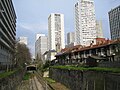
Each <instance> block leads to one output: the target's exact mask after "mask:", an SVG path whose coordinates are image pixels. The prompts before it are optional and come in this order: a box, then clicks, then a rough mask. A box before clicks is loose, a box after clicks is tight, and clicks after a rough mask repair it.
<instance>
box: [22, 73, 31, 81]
mask: <svg viewBox="0 0 120 90" xmlns="http://www.w3.org/2000/svg"><path fill="white" fill-rule="evenodd" d="M30 76H31V74H30V73H25V75H24V77H23V80H29V78H30Z"/></svg>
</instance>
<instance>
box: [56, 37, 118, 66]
mask: <svg viewBox="0 0 120 90" xmlns="http://www.w3.org/2000/svg"><path fill="white" fill-rule="evenodd" d="M96 41H97V43H96V45H92V44H91V45H90V46H86V47H84V46H82V45H76V46H73V47H70V48H65V49H63V50H61V52H60V54H59V53H58V54H57V55H56V60H55V61H54V62H56V63H55V64H61V65H79V64H80V65H81V64H84V65H85V64H88V63H89V66H92V65H93V66H94V64H95V63H96V65H101V66H102V67H120V38H119V39H117V40H106V39H104V38H98V39H96ZM87 60H88V61H87ZM87 62H88V63H87ZM96 65H95V66H96Z"/></svg>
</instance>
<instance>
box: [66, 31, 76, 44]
mask: <svg viewBox="0 0 120 90" xmlns="http://www.w3.org/2000/svg"><path fill="white" fill-rule="evenodd" d="M74 42H75V33H74V32H69V33H67V45H69V44H71V43H74Z"/></svg>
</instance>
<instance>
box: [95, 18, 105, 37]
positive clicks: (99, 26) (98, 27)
mask: <svg viewBox="0 0 120 90" xmlns="http://www.w3.org/2000/svg"><path fill="white" fill-rule="evenodd" d="M96 35H97V36H96V37H97V38H104V37H103V28H102V20H96Z"/></svg>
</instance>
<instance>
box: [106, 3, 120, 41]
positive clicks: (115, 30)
mask: <svg viewBox="0 0 120 90" xmlns="http://www.w3.org/2000/svg"><path fill="white" fill-rule="evenodd" d="M108 14H109V24H110V33H111V39H112V40H115V39H117V38H120V5H119V6H118V7H116V8H114V9H112V10H111V11H109V13H108Z"/></svg>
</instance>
